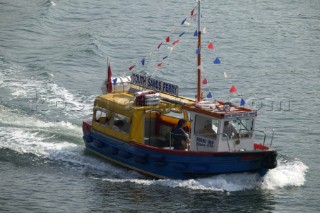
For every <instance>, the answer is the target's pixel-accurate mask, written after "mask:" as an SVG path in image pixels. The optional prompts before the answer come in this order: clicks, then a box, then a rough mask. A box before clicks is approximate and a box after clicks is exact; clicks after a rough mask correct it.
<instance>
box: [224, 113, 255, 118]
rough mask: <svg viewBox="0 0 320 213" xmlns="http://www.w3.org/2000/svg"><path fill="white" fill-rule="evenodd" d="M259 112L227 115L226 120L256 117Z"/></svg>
mask: <svg viewBox="0 0 320 213" xmlns="http://www.w3.org/2000/svg"><path fill="white" fill-rule="evenodd" d="M255 116H257V112H244V113H235V114H225V115H224V118H241V117H255Z"/></svg>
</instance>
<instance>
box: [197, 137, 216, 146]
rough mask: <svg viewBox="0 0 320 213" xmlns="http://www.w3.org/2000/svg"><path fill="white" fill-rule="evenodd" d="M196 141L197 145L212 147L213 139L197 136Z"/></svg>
mask: <svg viewBox="0 0 320 213" xmlns="http://www.w3.org/2000/svg"><path fill="white" fill-rule="evenodd" d="M196 141H197V146H208V147H213V144H214V141H213V140H209V139H205V138H200V137H197V138H196Z"/></svg>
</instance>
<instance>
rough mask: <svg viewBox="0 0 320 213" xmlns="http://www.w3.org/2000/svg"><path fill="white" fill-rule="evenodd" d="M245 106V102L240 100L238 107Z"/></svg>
mask: <svg viewBox="0 0 320 213" xmlns="http://www.w3.org/2000/svg"><path fill="white" fill-rule="evenodd" d="M245 104H246V102H245V101H244V100H243V99H242V98H241V101H240V106H244V105H245Z"/></svg>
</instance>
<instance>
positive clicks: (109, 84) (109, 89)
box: [107, 64, 112, 93]
mask: <svg viewBox="0 0 320 213" xmlns="http://www.w3.org/2000/svg"><path fill="white" fill-rule="evenodd" d="M111 76H112V72H111V66H110V64H109V65H108V79H107V92H108V93H110V92H112V82H111Z"/></svg>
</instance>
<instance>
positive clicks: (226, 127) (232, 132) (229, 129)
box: [223, 121, 239, 139]
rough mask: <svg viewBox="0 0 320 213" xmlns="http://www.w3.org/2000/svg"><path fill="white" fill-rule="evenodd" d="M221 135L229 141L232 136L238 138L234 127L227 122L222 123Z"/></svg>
mask: <svg viewBox="0 0 320 213" xmlns="http://www.w3.org/2000/svg"><path fill="white" fill-rule="evenodd" d="M223 134H226V135H227V136H228V138H229V139H230V138H232V137H234V136H236V137H238V138H239V133H238V131H237V130H236V128H235V127H234V125H233V124H232V123H230V122H229V121H225V122H224V127H223Z"/></svg>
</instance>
